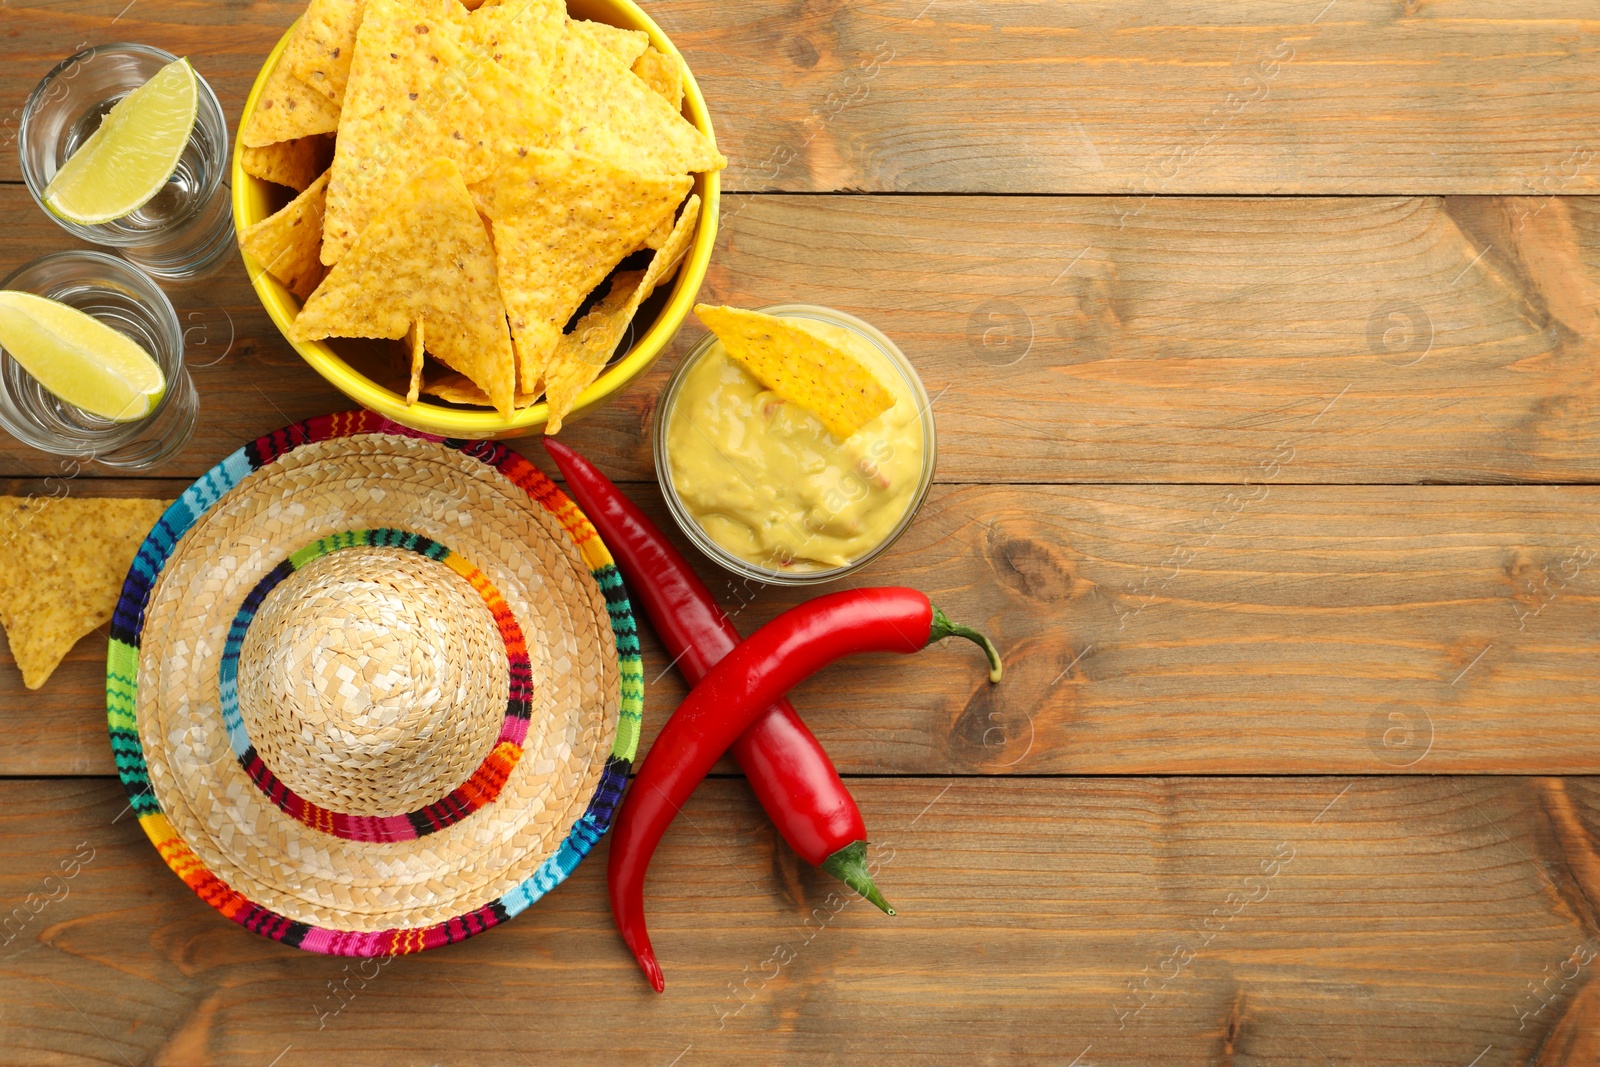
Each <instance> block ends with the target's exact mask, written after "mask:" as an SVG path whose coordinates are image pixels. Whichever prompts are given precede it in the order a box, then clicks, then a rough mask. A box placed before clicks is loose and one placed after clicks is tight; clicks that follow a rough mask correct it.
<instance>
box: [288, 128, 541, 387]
mask: <svg viewBox="0 0 1600 1067" xmlns="http://www.w3.org/2000/svg"><path fill="white" fill-rule="evenodd" d="M424 320H426V322H427V348H428V351H429V352H431V353H433V355H434V356H435V357H436V358H437V359H438V360H439V361H440V362H442V363H444V364H445V365H446V366H449V367H451V368H453V369H455V370H458V371H460V372H461V373H463V374H465V375H466V376H467V377H468V378H470V379H472V380H473V381H474V382H476V383H477V384H478V385H479V386H480V387H481V388H482V389H483V391H484V393H485V394H486V395H487V396H488V397H489V400H490V403H492V404H493V405H494V407H495V408H496V409H497V410H498V411H500V413H501V414H503V415H510V414H511V412H512V400H513V396H514V389H515V384H514V383H515V378H516V374H515V370H516V367H515V361H514V358H513V356H512V352H511V336H510V334H509V333H508V331H507V329H506V315H505V305H504V304H503V303H502V302H501V297H500V285H499V279H498V277H497V273H496V268H495V252H494V248H493V247H492V246H491V245H490V243H489V234H488V231H486V230H485V229H484V226H483V220H482V219H481V218H479V217H478V212H477V209H476V208H474V207H473V204H472V197H471V196H470V195H469V194H468V192H467V187H466V184H465V183H464V182H463V181H462V179H461V171H460V169H459V168H458V167H457V166H456V164H455V163H454V162H452V161H451V160H449V159H436V160H434V161H432V162H431V163H428V164H426V165H425V166H423V167H422V168H421V169H420V170H419V171H418V172H417V173H416V174H415V175H414V176H413V177H412V178H411V179H410V180H409V181H407V182H406V183H405V184H404V185H402V186H401V187H400V189H399V191H398V192H397V193H396V194H395V196H394V197H393V198H392V199H391V200H390V201H389V202H388V203H387V204H386V205H384V206H382V207H381V208H380V209H379V211H378V213H377V214H376V215H375V216H374V217H373V220H372V222H371V223H369V224H368V226H367V228H366V229H365V230H364V231H362V234H361V236H360V238H358V239H357V241H356V243H355V246H354V247H352V248H351V249H350V251H349V252H348V253H347V254H346V255H345V256H344V257H343V258H341V259H340V260H339V262H338V264H337V265H336V266H335V267H334V268H333V270H332V271H330V272H329V273H328V277H327V278H326V279H324V280H323V283H322V284H321V285H320V286H318V287H317V291H316V292H314V293H312V294H311V298H310V299H309V300H307V301H306V304H305V307H303V308H301V310H300V315H299V317H298V318H296V319H295V321H294V323H293V325H292V326H291V327H290V331H289V336H290V339H291V340H295V341H314V340H318V339H321V338H324V337H379V338H389V339H391V340H398V339H400V338H402V337H404V336H406V334H407V332H408V331H410V330H412V329H413V327H414V325H415V324H416V323H418V322H421V321H424Z"/></svg>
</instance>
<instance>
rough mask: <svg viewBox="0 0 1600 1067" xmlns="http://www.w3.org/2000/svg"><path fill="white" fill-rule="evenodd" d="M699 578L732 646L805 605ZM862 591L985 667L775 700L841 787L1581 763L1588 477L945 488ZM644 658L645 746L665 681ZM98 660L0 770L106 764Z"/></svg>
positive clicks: (1592, 759)
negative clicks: (991, 654) (728, 625)
mask: <svg viewBox="0 0 1600 1067" xmlns="http://www.w3.org/2000/svg"><path fill="white" fill-rule="evenodd" d="M1280 480H1281V479H1280ZM633 491H634V492H635V495H636V496H637V497H638V498H639V499H640V500H641V501H643V502H644V503H646V505H647V506H648V507H649V508H650V510H651V512H652V514H654V515H655V516H656V517H657V519H658V521H660V522H661V523H662V524H663V525H664V526H666V525H670V519H668V518H667V517H666V516H665V515H664V514H663V512H662V508H661V505H660V500H659V497H658V496H657V495H656V493H655V490H654V489H653V488H651V489H646V488H645V487H635V488H634V489H633ZM678 543H679V545H680V546H682V547H683V548H684V550H685V551H686V552H688V553H689V554H691V555H693V549H692V548H690V547H689V546H688V545H687V544H686V543H685V542H683V540H682V539H681V538H680V539H678ZM701 573H702V574H703V575H705V577H706V578H707V580H708V582H710V584H711V587H712V589H713V590H714V591H715V592H716V593H717V595H718V596H719V598H720V599H721V600H722V602H723V603H724V604H725V605H726V606H727V608H728V609H729V610H730V611H732V612H734V613H735V618H736V621H737V622H738V624H739V625H740V626H741V627H742V628H744V629H745V630H746V631H747V632H748V631H749V630H750V629H753V628H754V627H755V626H756V625H758V624H759V623H761V622H764V621H766V620H767V619H769V618H771V617H772V616H773V615H774V614H776V613H777V612H778V611H780V610H782V609H785V608H788V607H791V606H793V605H794V604H796V603H798V602H799V601H801V600H804V599H805V598H806V597H807V596H809V595H810V593H809V592H808V591H805V590H784V589H777V588H766V589H762V588H758V587H755V586H753V585H746V584H744V583H743V582H742V580H735V579H733V578H731V577H730V576H728V575H726V574H722V573H721V572H718V571H716V570H715V569H714V568H713V567H711V566H710V565H705V566H702V568H701ZM861 581H862V583H865V584H874V583H882V584H905V585H911V586H915V587H917V588H919V589H923V590H925V591H927V593H928V595H929V596H930V597H931V598H932V599H933V600H934V601H935V602H936V603H938V604H940V605H941V606H942V607H944V608H945V609H946V610H947V611H949V612H950V614H951V616H952V617H953V618H958V619H962V620H965V621H968V622H970V623H972V624H973V625H977V626H981V627H983V628H985V629H986V630H987V631H988V632H990V633H991V634H993V635H994V637H995V639H996V640H997V641H998V643H999V645H1000V648H1001V650H1002V652H1003V653H1004V655H1005V658H1006V662H1007V674H1006V677H1005V680H1004V681H1003V682H1002V683H1001V684H1000V685H998V686H993V687H991V686H989V685H988V684H987V682H986V681H985V673H984V671H983V669H982V666H981V659H980V657H979V656H978V655H977V654H976V652H975V650H973V649H971V648H969V647H968V646H966V645H965V643H963V642H953V643H947V644H946V645H945V646H942V647H940V648H937V649H931V650H929V651H928V652H927V653H926V654H923V655H918V656H914V657H911V658H909V659H901V658H899V657H866V658H861V659H856V660H850V661H846V662H844V663H842V664H839V665H838V666H835V667H833V668H830V669H829V670H828V671H827V672H825V673H824V674H822V675H820V676H819V677H818V678H816V679H814V680H813V681H811V682H810V683H808V684H806V685H803V686H801V687H800V688H799V689H797V690H796V691H795V694H794V700H795V704H796V706H797V707H798V708H800V710H801V712H802V714H803V715H804V716H805V718H806V721H807V722H808V723H810V725H811V726H812V728H813V729H814V730H815V731H816V733H817V736H818V737H819V738H821V739H822V742H823V744H824V745H825V746H826V747H827V749H828V751H829V752H830V753H831V754H832V756H833V758H834V760H835V761H836V762H837V763H838V765H839V767H840V768H841V769H842V770H844V771H845V772H846V773H854V774H948V773H974V772H979V773H989V774H1085V773H1093V774H1102V773H1117V774H1179V773H1228V774H1279V773H1294V774H1326V773H1461V772H1469V773H1489V772H1497V771H1498V772H1526V773H1584V772H1586V771H1588V770H1592V769H1593V768H1594V767H1595V766H1596V765H1597V764H1600V716H1597V715H1596V712H1597V711H1600V664H1597V661H1596V658H1595V656H1594V640H1595V609H1596V605H1597V604H1600V489H1597V488H1587V487H1586V488H1577V487H1569V488H1559V487H1544V486H1527V487H1509V486H1501V487H1460V488H1450V487H1422V486H1403V487H1310V486H1295V485H1282V484H1275V483H1273V482H1272V481H1270V480H1269V481H1266V482H1263V483H1262V484H1259V485H1256V486H1253V487H1250V488H1248V489H1236V488H1229V487H1211V486H1150V487H1133V486H1082V487H1063V486H1030V487H983V486H940V487H936V489H935V491H934V493H933V495H932V497H931V499H930V501H929V503H928V505H927V506H926V508H925V510H924V512H923V514H922V515H921V516H920V517H919V519H918V521H917V522H916V524H915V525H913V526H912V528H911V530H910V532H909V533H908V534H907V535H906V536H905V538H904V539H903V540H902V541H901V543H900V544H898V545H896V546H895V547H894V548H893V549H892V550H891V551H890V553H889V554H888V555H887V556H886V557H885V558H884V559H883V560H882V561H881V562H880V563H878V564H875V565H874V566H873V567H871V568H870V569H869V570H868V571H867V572H866V574H865V575H864V576H863V578H862V579H861ZM644 647H645V678H646V680H647V683H648V685H647V688H646V715H645V739H646V742H647V743H648V741H649V740H650V739H652V738H653V737H654V736H655V732H656V731H657V730H658V729H659V727H660V724H661V722H662V721H664V719H665V717H666V716H667V715H668V714H669V713H670V710H671V709H672V708H674V707H676V706H677V704H678V702H679V700H681V699H682V697H683V694H684V687H683V684H682V681H681V680H680V679H679V677H678V675H677V673H676V672H675V671H673V670H672V669H671V667H670V662H669V659H668V657H666V656H664V655H663V654H662V653H661V649H660V645H659V644H658V643H657V642H656V641H655V639H654V635H653V633H651V632H650V631H649V630H648V629H647V630H646V633H645V645H644ZM104 650H105V639H104V636H96V637H94V638H89V639H86V640H84V641H83V642H80V644H79V646H78V647H77V648H76V649H75V650H74V651H73V652H72V654H71V655H70V656H69V657H68V659H67V661H66V663H64V664H63V665H62V666H61V668H60V669H59V670H58V671H57V673H56V675H55V677H53V678H52V679H51V680H50V682H49V683H48V684H47V685H46V686H45V688H44V689H43V690H41V691H40V692H39V693H37V694H34V693H28V692H26V691H24V690H22V689H21V688H20V683H19V680H18V676H17V675H16V672H15V670H14V668H12V667H11V666H10V665H9V664H5V665H0V712H9V713H10V721H11V722H12V723H13V727H12V731H11V733H10V735H9V736H8V743H7V744H6V745H5V746H3V747H0V774H12V775H38V774H68V773H72V774H81V773H109V772H110V771H111V770H112V769H113V768H112V764H111V758H110V751H109V746H108V745H107V743H106V740H105V718H104V711H103V708H104V703H103V699H104V698H103V692H104V690H103V684H104ZM725 769H729V770H731V765H727V766H726V768H725Z"/></svg>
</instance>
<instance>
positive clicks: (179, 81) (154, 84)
mask: <svg viewBox="0 0 1600 1067" xmlns="http://www.w3.org/2000/svg"><path fill="white" fill-rule="evenodd" d="M199 113H200V84H199V82H198V81H197V80H196V79H195V76H194V68H193V67H191V66H189V61H188V60H187V59H176V60H173V61H172V62H171V63H168V64H167V65H166V66H164V67H162V68H161V69H160V70H158V71H156V75H155V77H153V78H151V79H150V80H149V81H147V82H145V83H144V84H143V85H141V86H139V88H137V89H135V90H134V91H133V92H131V93H129V94H128V95H127V96H125V97H123V98H122V99H121V100H118V101H117V104H116V106H115V107H113V108H112V109H111V111H110V112H109V113H108V114H107V115H106V117H105V118H104V119H103V120H101V122H100V128H99V129H97V130H95V131H94V133H93V134H92V135H90V137H89V139H88V140H87V141H85V142H83V144H82V145H80V146H79V147H78V150H77V151H76V152H74V153H72V155H71V156H70V157H69V158H68V159H67V161H66V162H65V163H63V164H62V165H61V169H60V170H58V171H56V176H55V177H54V178H52V179H50V184H49V185H48V186H46V187H45V190H44V206H45V207H47V208H49V209H50V210H51V211H53V212H54V213H55V214H57V215H60V216H61V217H62V218H64V219H66V220H67V221H68V222H76V223H79V224H80V225H84V226H96V225H99V224H100V223H102V222H110V221H112V220H113V219H120V218H122V216H124V215H127V214H129V213H131V212H134V211H137V210H139V208H141V207H143V206H144V204H145V202H146V201H148V200H149V199H150V198H151V197H152V196H155V195H156V193H158V192H160V191H161V187H162V186H163V185H165V184H167V179H168V178H170V177H172V172H173V171H174V170H176V169H177V166H178V160H179V158H180V157H182V155H183V150H184V147H185V146H187V145H188V143H189V134H190V132H191V131H192V130H193V129H194V120H195V116H196V115H198V114H199Z"/></svg>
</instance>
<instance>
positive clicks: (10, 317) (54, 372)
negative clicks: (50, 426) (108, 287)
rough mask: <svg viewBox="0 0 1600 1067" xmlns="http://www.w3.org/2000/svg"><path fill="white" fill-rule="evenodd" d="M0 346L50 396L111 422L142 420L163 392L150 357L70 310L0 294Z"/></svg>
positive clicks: (128, 340)
mask: <svg viewBox="0 0 1600 1067" xmlns="http://www.w3.org/2000/svg"><path fill="white" fill-rule="evenodd" d="M0 348H4V349H5V350H6V352H7V354H9V355H10V356H11V358H12V359H14V360H16V361H17V362H18V363H20V364H22V369H23V370H25V371H27V372H28V373H29V374H31V375H33V377H34V378H35V379H36V380H37V381H38V382H39V384H40V385H42V386H44V387H45V388H46V389H48V390H49V391H50V392H51V393H53V394H54V395H55V396H57V397H59V398H60V399H61V400H64V401H65V402H67V403H68V404H71V405H72V406H73V407H75V408H80V409H82V410H83V411H87V412H88V413H89V414H91V415H98V416H100V417H101V418H102V419H110V420H111V421H113V422H132V421H133V420H134V419H142V418H144V417H145V416H146V415H148V414H150V412H151V411H152V410H154V409H155V406H156V404H158V403H159V402H160V401H161V396H162V394H163V393H165V392H166V388H167V379H166V376H165V375H164V374H162V373H161V367H160V366H159V365H158V364H157V363H156V361H155V360H154V359H151V358H150V353H148V352H146V351H145V350H144V349H143V348H140V347H139V345H138V343H137V342H135V341H134V340H133V339H132V338H130V337H128V336H127V335H126V334H123V333H119V332H118V331H116V330H113V329H112V328H111V327H110V326H107V325H106V324H105V323H103V322H101V321H100V320H99V319H96V318H94V317H92V316H90V315H85V314H84V313H83V312H81V311H79V310H78V309H77V308H75V307H68V306H67V305H66V304H62V303H59V302H57V301H55V300H47V299H45V298H44V297H42V296H36V295H34V294H33V293H19V292H15V291H11V290H4V291H0Z"/></svg>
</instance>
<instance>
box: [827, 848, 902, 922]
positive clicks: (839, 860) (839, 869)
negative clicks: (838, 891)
mask: <svg viewBox="0 0 1600 1067" xmlns="http://www.w3.org/2000/svg"><path fill="white" fill-rule="evenodd" d="M822 869H823V870H825V871H827V872H828V873H829V874H831V875H833V876H834V877H835V878H837V879H839V881H841V882H843V883H844V884H845V885H847V886H849V887H850V888H851V889H854V890H855V891H856V892H857V893H860V894H861V895H862V896H864V897H866V898H867V899H868V900H870V901H871V902H872V903H873V904H874V905H875V906H876V907H877V908H878V909H879V910H881V911H882V912H883V913H884V914H885V915H893V914H894V909H893V908H891V907H889V902H888V901H887V900H884V899H883V894H882V893H880V892H878V887H877V885H876V884H874V883H873V881H872V875H870V874H868V873H867V843H866V842H865V841H852V842H850V843H849V844H848V845H846V846H844V848H841V849H840V850H839V851H837V852H835V853H834V854H833V855H831V856H829V857H828V858H827V859H825V860H823V861H822Z"/></svg>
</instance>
